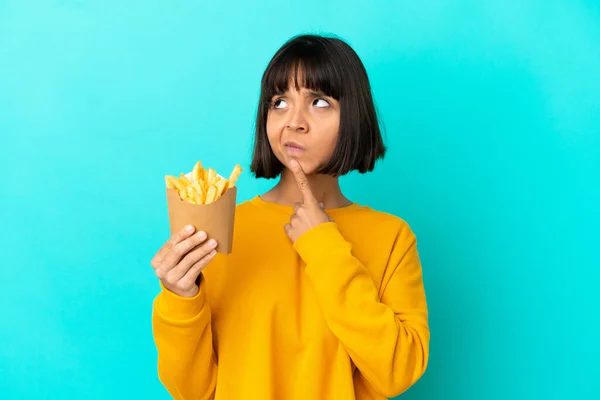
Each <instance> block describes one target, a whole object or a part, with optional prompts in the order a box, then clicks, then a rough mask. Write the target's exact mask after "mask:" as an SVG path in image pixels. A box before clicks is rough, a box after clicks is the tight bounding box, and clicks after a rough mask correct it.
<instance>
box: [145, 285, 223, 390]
mask: <svg viewBox="0 0 600 400" xmlns="http://www.w3.org/2000/svg"><path fill="white" fill-rule="evenodd" d="M161 287H162V291H161V292H160V293H159V295H158V296H157V297H156V299H155V301H154V305H153V313H152V328H153V333H154V341H155V344H156V347H157V350H158V376H159V379H160V381H161V382H162V384H163V385H164V386H165V388H166V389H167V390H168V392H169V393H170V394H171V396H172V397H173V398H174V399H178V400H183V399H194V400H195V399H209V398H211V397H212V396H213V395H214V391H215V386H216V381H217V363H216V360H215V355H214V351H213V342H212V332H211V325H210V319H211V318H210V316H211V315H210V308H209V306H208V302H207V301H206V294H205V281H204V279H203V278H201V279H200V290H199V291H198V294H197V295H196V296H194V297H190V298H186V297H180V296H178V295H176V294H174V293H172V292H170V291H169V290H168V289H166V288H165V287H164V286H162V283H161Z"/></svg>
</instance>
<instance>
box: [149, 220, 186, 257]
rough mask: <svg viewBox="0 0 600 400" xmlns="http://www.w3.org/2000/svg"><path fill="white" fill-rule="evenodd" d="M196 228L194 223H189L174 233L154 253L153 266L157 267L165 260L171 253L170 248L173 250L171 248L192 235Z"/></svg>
mask: <svg viewBox="0 0 600 400" xmlns="http://www.w3.org/2000/svg"><path fill="white" fill-rule="evenodd" d="M194 230H195V228H194V227H193V226H192V225H187V226H185V227H184V228H183V229H182V230H180V231H179V232H176V233H174V234H173V235H172V236H171V237H170V238H169V240H167V241H166V243H165V244H164V245H163V246H162V247H161V248H160V249H159V250H158V252H157V253H156V254H155V255H154V257H153V258H152V261H150V264H151V265H152V267H153V268H156V267H157V266H158V265H159V264H160V263H161V262H162V261H163V259H164V258H165V256H166V255H167V254H168V253H169V250H171V248H172V247H173V246H175V245H176V244H177V243H180V242H182V241H183V240H184V239H186V238H187V237H189V236H191V235H192V233H194Z"/></svg>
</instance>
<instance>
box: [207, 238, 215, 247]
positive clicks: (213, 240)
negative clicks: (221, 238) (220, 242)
mask: <svg viewBox="0 0 600 400" xmlns="http://www.w3.org/2000/svg"><path fill="white" fill-rule="evenodd" d="M208 245H209V246H211V247H212V246H216V245H217V241H216V240H215V239H210V240H209V241H208Z"/></svg>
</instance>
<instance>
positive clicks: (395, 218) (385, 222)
mask: <svg viewBox="0 0 600 400" xmlns="http://www.w3.org/2000/svg"><path fill="white" fill-rule="evenodd" d="M353 217H354V219H355V221H356V222H357V223H359V224H361V225H363V226H365V225H367V226H368V225H372V226H375V227H377V228H379V229H385V230H386V231H387V232H390V233H397V234H403V235H409V236H411V235H412V236H414V232H413V230H412V228H411V226H410V224H409V223H408V222H407V221H406V220H405V219H404V218H403V217H402V216H400V215H396V214H393V213H391V212H389V211H383V210H378V209H375V208H373V207H370V206H366V205H361V206H359V207H358V209H357V212H356V213H355V215H353Z"/></svg>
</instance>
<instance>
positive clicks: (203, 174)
mask: <svg viewBox="0 0 600 400" xmlns="http://www.w3.org/2000/svg"><path fill="white" fill-rule="evenodd" d="M241 173H242V167H240V166H239V164H236V165H235V167H233V170H232V171H231V174H230V175H229V179H225V178H223V177H221V176H219V175H218V174H217V171H215V170H214V169H212V168H209V169H205V168H204V167H203V166H202V161H198V162H197V163H196V164H195V165H194V168H193V169H192V172H190V173H189V174H187V175H186V174H183V173H181V174H180V175H179V177H176V176H172V175H167V176H165V183H166V185H167V188H169V189H174V190H176V191H177V193H178V194H179V197H180V198H181V200H184V201H187V202H190V203H192V204H197V205H201V204H211V203H214V202H215V201H217V200H218V199H219V198H220V197H221V196H223V195H224V194H225V193H226V192H227V190H229V189H231V188H232V187H234V186H235V183H236V181H237V179H238V178H239V176H240V174H241Z"/></svg>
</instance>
